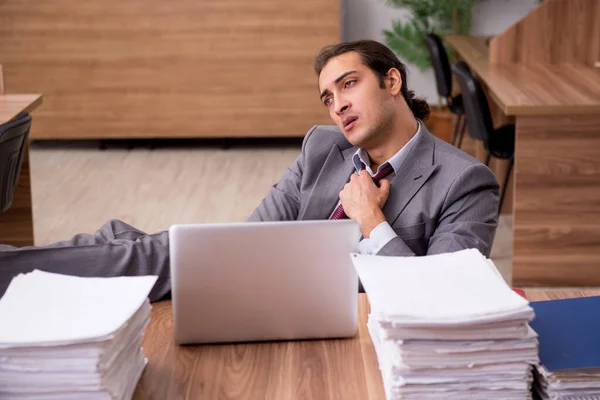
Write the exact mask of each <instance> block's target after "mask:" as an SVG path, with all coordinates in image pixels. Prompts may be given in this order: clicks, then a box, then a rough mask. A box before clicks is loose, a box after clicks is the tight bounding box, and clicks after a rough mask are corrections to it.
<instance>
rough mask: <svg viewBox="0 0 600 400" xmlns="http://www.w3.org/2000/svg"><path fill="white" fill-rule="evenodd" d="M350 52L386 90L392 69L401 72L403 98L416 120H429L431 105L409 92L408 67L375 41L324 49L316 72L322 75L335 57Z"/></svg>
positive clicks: (316, 62)
mask: <svg viewBox="0 0 600 400" xmlns="http://www.w3.org/2000/svg"><path fill="white" fill-rule="evenodd" d="M350 51H355V52H357V53H358V54H359V55H360V57H361V59H362V62H363V64H365V65H366V66H367V67H369V68H370V69H371V70H372V71H373V72H375V75H376V76H377V78H378V79H379V86H380V87H381V88H382V89H383V88H385V82H384V77H385V76H386V75H387V73H388V71H389V70H390V69H391V68H396V69H397V70H398V71H400V76H401V77H402V87H401V88H400V91H401V93H402V97H404V100H406V103H407V104H408V106H409V107H410V109H411V111H412V112H413V114H414V116H415V117H416V118H419V119H420V120H424V119H427V117H428V116H429V104H427V102H426V101H425V100H423V99H421V98H418V97H415V92H413V91H412V90H408V86H407V84H406V66H405V65H404V64H402V62H401V61H400V60H399V59H398V57H396V55H395V54H394V52H392V51H391V50H390V49H389V48H387V47H386V46H385V45H383V44H381V43H379V42H376V41H374V40H358V41H356V42H343V43H338V44H334V45H331V46H327V47H324V48H322V49H321V50H320V51H319V53H318V54H317V57H316V58H315V72H316V73H317V76H319V75H321V70H322V69H323V67H325V65H326V64H327V63H328V62H329V60H330V59H332V58H333V57H337V56H339V55H342V54H344V53H348V52H350Z"/></svg>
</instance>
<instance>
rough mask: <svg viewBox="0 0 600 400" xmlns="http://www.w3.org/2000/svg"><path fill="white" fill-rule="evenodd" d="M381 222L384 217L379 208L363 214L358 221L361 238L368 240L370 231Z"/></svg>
mask: <svg viewBox="0 0 600 400" xmlns="http://www.w3.org/2000/svg"><path fill="white" fill-rule="evenodd" d="M382 222H385V215H383V211H381V209H380V208H374V209H371V210H369V211H367V212H365V213H364V214H363V215H362V218H361V219H360V220H359V221H358V224H359V225H360V231H361V233H362V235H363V237H365V238H368V237H369V236H370V235H371V231H372V230H373V229H375V228H376V227H377V226H378V225H379V224H381V223H382Z"/></svg>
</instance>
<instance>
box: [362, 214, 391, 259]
mask: <svg viewBox="0 0 600 400" xmlns="http://www.w3.org/2000/svg"><path fill="white" fill-rule="evenodd" d="M396 236H398V235H396V232H394V230H393V229H392V227H391V226H390V224H389V223H388V222H387V221H384V222H382V223H380V224H379V225H377V226H376V227H375V229H373V230H372V231H371V235H370V237H369V238H368V239H363V240H361V241H360V243H359V250H360V253H361V254H377V253H379V250H381V249H382V248H383V246H385V245H386V244H388V242H389V241H390V240H392V239H393V238H395V237H396Z"/></svg>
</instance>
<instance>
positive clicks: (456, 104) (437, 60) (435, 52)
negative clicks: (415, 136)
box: [424, 33, 467, 149]
mask: <svg viewBox="0 0 600 400" xmlns="http://www.w3.org/2000/svg"><path fill="white" fill-rule="evenodd" d="M424 39H425V44H427V48H428V49H429V55H430V56H431V64H432V66H433V70H434V72H435V82H436V86H437V92H438V95H439V96H440V97H443V98H444V99H446V102H447V103H448V109H449V110H450V112H451V113H453V114H455V115H456V116H457V118H456V125H454V131H453V132H452V145H453V146H456V147H458V148H459V149H460V146H461V145H462V139H463V136H464V134H465V128H466V126H467V124H466V122H465V120H464V119H465V116H464V114H465V110H464V106H463V100H462V96H461V95H458V96H454V97H452V72H451V71H450V61H449V60H448V54H447V53H446V49H445V48H444V44H443V43H442V39H440V37H439V36H438V35H436V34H434V33H429V34H427V35H425V37H424Z"/></svg>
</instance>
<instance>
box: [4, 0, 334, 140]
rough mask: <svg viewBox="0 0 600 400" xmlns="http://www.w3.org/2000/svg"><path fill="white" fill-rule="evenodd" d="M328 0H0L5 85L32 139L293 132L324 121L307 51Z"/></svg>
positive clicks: (327, 37)
mask: <svg viewBox="0 0 600 400" xmlns="http://www.w3.org/2000/svg"><path fill="white" fill-rule="evenodd" d="M339 21H340V12H339V0H332V1H320V0H304V1H299V2H290V3H285V4H283V3H281V2H280V1H276V0H255V1H250V2H248V1H241V0H202V1H196V0H175V1H172V2H165V1H158V0H128V1H126V2H123V1H118V0H105V1H102V2H90V1H86V2H82V1H78V0H55V1H52V2H39V1H35V0H4V1H2V2H0V62H1V63H3V64H4V73H5V75H6V90H7V92H9V93H17V92H21V93H29V92H35V93H39V92H42V93H44V107H43V109H40V110H39V111H38V112H36V129H35V132H34V133H33V138H36V139H43V138H108V137H111V138H116V137H238V136H303V135H304V134H305V133H306V131H307V130H308V129H309V128H310V127H311V126H312V125H314V124H317V123H330V122H329V117H328V114H327V112H326V110H325V108H324V107H322V106H321V104H320V102H319V100H318V88H317V79H316V77H315V75H314V72H313V71H312V61H313V58H314V55H315V54H316V52H317V50H318V49H319V48H320V47H322V46H324V45H327V44H330V43H334V42H337V41H339V31H340V29H339V25H340V22H339Z"/></svg>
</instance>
